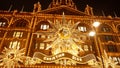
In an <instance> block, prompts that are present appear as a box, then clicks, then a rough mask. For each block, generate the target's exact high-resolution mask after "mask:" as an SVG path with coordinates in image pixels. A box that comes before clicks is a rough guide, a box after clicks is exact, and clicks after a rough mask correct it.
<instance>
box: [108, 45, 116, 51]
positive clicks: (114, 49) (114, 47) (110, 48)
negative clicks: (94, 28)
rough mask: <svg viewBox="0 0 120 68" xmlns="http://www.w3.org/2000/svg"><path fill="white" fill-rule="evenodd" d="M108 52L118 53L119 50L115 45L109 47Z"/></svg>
mask: <svg viewBox="0 0 120 68" xmlns="http://www.w3.org/2000/svg"><path fill="white" fill-rule="evenodd" d="M107 48H108V52H117V48H116V46H115V45H107Z"/></svg>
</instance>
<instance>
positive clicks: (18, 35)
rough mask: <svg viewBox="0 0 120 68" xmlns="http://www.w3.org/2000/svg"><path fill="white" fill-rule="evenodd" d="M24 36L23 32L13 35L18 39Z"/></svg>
mask: <svg viewBox="0 0 120 68" xmlns="http://www.w3.org/2000/svg"><path fill="white" fill-rule="evenodd" d="M22 36H23V32H14V34H13V37H17V38H19V37H22Z"/></svg>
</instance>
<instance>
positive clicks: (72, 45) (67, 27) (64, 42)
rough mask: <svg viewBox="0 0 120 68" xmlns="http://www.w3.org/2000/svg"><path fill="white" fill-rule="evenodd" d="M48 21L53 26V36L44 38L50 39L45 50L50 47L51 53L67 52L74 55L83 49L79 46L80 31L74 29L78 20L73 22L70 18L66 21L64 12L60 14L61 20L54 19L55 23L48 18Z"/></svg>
mask: <svg viewBox="0 0 120 68" xmlns="http://www.w3.org/2000/svg"><path fill="white" fill-rule="evenodd" d="M48 22H49V23H50V24H51V26H52V27H53V28H55V32H54V36H53V38H50V39H46V40H45V41H44V42H49V41H52V43H51V44H50V46H48V47H47V48H46V50H47V49H49V48H52V50H51V51H52V54H53V55H56V54H59V53H62V52H67V53H70V54H72V55H76V56H77V55H78V53H79V51H83V49H82V48H81V44H82V43H83V41H82V40H80V38H79V35H80V31H78V30H76V27H77V26H78V24H79V23H80V22H77V23H75V24H73V23H72V21H71V20H69V21H68V22H67V21H66V19H65V15H64V13H63V16H62V22H61V21H58V20H56V22H55V24H54V23H53V22H52V21H50V20H48ZM76 42H77V43H76Z"/></svg>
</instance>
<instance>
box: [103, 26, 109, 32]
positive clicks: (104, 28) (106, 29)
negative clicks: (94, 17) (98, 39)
mask: <svg viewBox="0 0 120 68" xmlns="http://www.w3.org/2000/svg"><path fill="white" fill-rule="evenodd" d="M102 31H103V32H110V28H109V27H103V28H102Z"/></svg>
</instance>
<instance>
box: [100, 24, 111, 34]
mask: <svg viewBox="0 0 120 68" xmlns="http://www.w3.org/2000/svg"><path fill="white" fill-rule="evenodd" d="M101 31H102V32H111V31H112V28H111V27H110V26H108V25H106V24H103V25H101Z"/></svg>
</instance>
